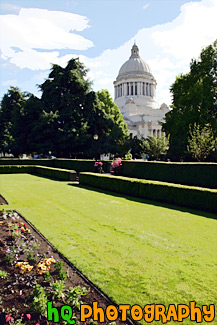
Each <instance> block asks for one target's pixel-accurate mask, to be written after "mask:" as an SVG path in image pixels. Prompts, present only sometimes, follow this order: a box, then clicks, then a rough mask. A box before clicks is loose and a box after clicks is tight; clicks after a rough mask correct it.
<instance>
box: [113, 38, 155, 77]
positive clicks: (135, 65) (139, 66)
mask: <svg viewBox="0 0 217 325" xmlns="http://www.w3.org/2000/svg"><path fill="white" fill-rule="evenodd" d="M134 75H135V76H138V75H146V76H150V77H152V73H151V69H150V68H149V65H148V64H147V63H146V62H145V61H143V60H142V59H141V57H140V55H139V48H138V46H137V45H136V44H135V43H134V45H133V47H132V49H131V56H130V58H129V60H127V61H126V62H125V63H124V64H123V65H122V67H121V68H120V70H119V74H118V77H117V80H119V79H122V78H123V77H124V78H128V77H132V76H134Z"/></svg>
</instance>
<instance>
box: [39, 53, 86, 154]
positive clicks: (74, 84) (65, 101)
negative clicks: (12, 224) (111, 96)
mask: <svg viewBox="0 0 217 325" xmlns="http://www.w3.org/2000/svg"><path fill="white" fill-rule="evenodd" d="M86 74H87V70H86V69H85V67H84V65H83V64H82V63H80V62H79V60H78V59H72V60H70V61H69V62H68V64H67V66H66V67H65V68H62V67H60V66H58V65H56V64H55V65H53V66H52V69H51V72H50V74H49V76H48V79H47V80H46V81H45V82H44V83H43V84H42V85H41V86H40V89H41V90H42V98H41V99H42V104H43V107H44V109H45V112H46V113H47V114H50V116H51V117H52V118H51V120H50V121H49V125H48V127H47V131H48V132H49V133H50V135H52V136H51V138H50V137H49V138H48V140H49V141H50V142H51V144H50V150H51V151H52V152H53V153H54V154H55V155H57V156H62V157H71V156H72V155H73V154H75V153H79V152H82V151H83V150H84V143H85V142H86V141H87V138H88V134H87V133H88V124H87V122H86V120H85V118H84V110H85V103H86V101H85V97H86V95H87V94H88V93H89V92H90V85H91V84H90V82H89V81H88V80H86V79H85V77H86ZM50 116H49V115H48V116H47V118H49V117H50ZM50 131H51V132H50Z"/></svg>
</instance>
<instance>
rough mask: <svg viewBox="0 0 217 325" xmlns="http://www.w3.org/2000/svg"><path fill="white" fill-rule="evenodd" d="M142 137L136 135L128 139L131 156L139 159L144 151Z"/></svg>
mask: <svg viewBox="0 0 217 325" xmlns="http://www.w3.org/2000/svg"><path fill="white" fill-rule="evenodd" d="M144 141H145V139H144V138H141V139H140V138H138V137H137V136H135V137H133V138H131V139H130V140H129V146H130V153H131V154H132V156H133V158H137V159H140V158H141V156H142V154H143V153H144Z"/></svg>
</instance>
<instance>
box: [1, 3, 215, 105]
mask: <svg viewBox="0 0 217 325" xmlns="http://www.w3.org/2000/svg"><path fill="white" fill-rule="evenodd" d="M147 4H148V3H147ZM147 4H146V5H147ZM216 17H217V1H216V0H201V1H198V2H190V1H189V2H188V3H186V4H185V5H183V6H182V7H181V12H180V14H179V16H178V17H177V18H176V19H174V20H173V21H172V22H169V23H166V24H162V25H157V26H153V27H150V28H143V29H141V30H139V31H138V32H137V34H136V35H134V36H133V37H132V38H131V39H130V40H129V41H128V42H126V43H125V44H123V45H121V46H120V47H119V48H116V49H112V50H111V49H107V50H105V51H104V52H103V53H102V54H101V55H99V56H98V57H95V58H88V57H87V56H84V55H80V59H81V61H82V62H84V64H85V66H86V67H87V68H89V69H90V71H89V74H88V77H89V78H90V79H91V80H92V81H93V87H94V89H95V90H100V89H102V88H107V89H108V90H109V91H110V93H111V94H112V95H113V82H112V81H114V80H115V79H116V77H117V75H118V72H119V69H120V67H121V65H122V64H123V63H124V62H125V61H126V60H128V59H129V57H130V54H131V47H132V45H133V43H134V39H136V43H137V45H138V47H139V50H140V56H141V58H142V59H143V60H145V61H146V62H147V63H148V64H149V65H150V67H151V70H152V73H153V75H154V77H155V79H156V81H157V96H158V102H159V104H161V103H162V102H166V103H167V104H170V101H171V98H170V93H169V88H170V86H171V84H172V83H173V82H174V81H175V78H176V76H177V75H178V74H180V73H186V72H187V71H188V70H189V64H190V61H191V59H192V58H194V57H195V58H197V57H198V56H199V54H200V52H201V49H202V48H204V47H205V46H207V45H209V44H211V43H212V42H213V41H214V40H215V39H216V30H217V19H216ZM3 18H4V19H3V21H2V24H3V26H2V30H4V31H5V33H4V35H5V38H4V42H2V44H4V46H3V50H2V53H3V57H4V59H7V60H10V62H12V63H14V64H15V65H17V66H18V67H21V68H25V67H28V68H30V69H33V70H34V69H35V70H36V69H38V70H40V69H41V70H46V69H49V68H50V63H51V62H52V63H56V64H59V65H62V66H65V65H66V63H67V62H68V61H69V60H70V59H71V58H72V57H77V55H71V54H67V55H64V56H62V57H59V51H58V50H59V49H67V48H70V49H80V50H81V49H87V48H89V47H90V46H92V45H93V44H92V42H91V41H90V40H87V39H85V38H84V37H82V36H80V35H78V34H77V33H72V32H71V33H70V32H69V31H70V30H72V31H77V32H79V31H82V30H84V29H86V28H88V27H89V26H88V20H87V18H86V17H83V16H80V15H74V14H71V13H66V12H54V11H52V12H51V11H47V10H42V9H21V10H20V14H19V15H18V16H15V15H5V16H4V17H3ZM38 26H40V27H38ZM12 47H15V48H16V47H17V48H20V49H21V50H22V52H18V51H17V53H15V50H14V49H12ZM37 48H41V49H44V50H45V52H40V51H37ZM46 50H47V51H46ZM48 50H49V51H48Z"/></svg>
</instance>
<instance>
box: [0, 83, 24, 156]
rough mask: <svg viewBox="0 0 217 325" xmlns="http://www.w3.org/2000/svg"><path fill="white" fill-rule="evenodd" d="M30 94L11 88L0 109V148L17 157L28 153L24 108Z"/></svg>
mask: <svg viewBox="0 0 217 325" xmlns="http://www.w3.org/2000/svg"><path fill="white" fill-rule="evenodd" d="M29 96H30V94H28V93H22V92H21V91H20V89H19V88H17V87H10V89H9V90H8V92H7V93H6V94H5V95H4V96H3V99H2V102H1V109H0V146H1V149H2V150H3V151H7V152H9V151H10V152H12V153H13V154H14V155H15V156H18V154H20V153H23V152H26V149H27V148H26V133H25V127H26V125H25V122H24V106H25V103H26V101H27V100H28V98H29Z"/></svg>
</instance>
